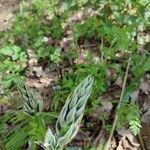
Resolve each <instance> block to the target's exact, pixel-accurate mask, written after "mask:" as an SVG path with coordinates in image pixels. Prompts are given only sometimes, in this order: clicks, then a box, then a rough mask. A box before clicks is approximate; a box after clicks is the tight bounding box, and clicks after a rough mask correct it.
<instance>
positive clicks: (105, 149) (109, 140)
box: [104, 57, 131, 150]
mask: <svg viewBox="0 0 150 150" xmlns="http://www.w3.org/2000/svg"><path fill="white" fill-rule="evenodd" d="M130 61H131V57H129V60H128V65H127V69H126V73H125V77H124V81H123V86H122V91H121V95H120V100H119V103H118V106H117V110H119V108H120V106H121V102H122V98H123V95H124V91H125V86H126V81H127V76H128V72H129V67H130ZM117 121H118V115H117V114H116V116H115V119H114V122H113V127H112V130H111V133H110V136H109V139H108V141H107V143H106V145H105V148H104V150H109V146H110V142H111V139H112V137H113V135H114V131H115V128H116V125H117Z"/></svg>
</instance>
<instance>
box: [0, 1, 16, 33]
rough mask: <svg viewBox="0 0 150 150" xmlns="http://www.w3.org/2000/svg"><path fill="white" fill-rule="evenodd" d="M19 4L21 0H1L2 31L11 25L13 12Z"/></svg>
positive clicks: (0, 24) (0, 28)
mask: <svg viewBox="0 0 150 150" xmlns="http://www.w3.org/2000/svg"><path fill="white" fill-rule="evenodd" d="M18 6H19V0H0V31H2V30H5V29H7V28H10V27H11V22H12V19H13V12H14V11H15V10H17V8H18Z"/></svg>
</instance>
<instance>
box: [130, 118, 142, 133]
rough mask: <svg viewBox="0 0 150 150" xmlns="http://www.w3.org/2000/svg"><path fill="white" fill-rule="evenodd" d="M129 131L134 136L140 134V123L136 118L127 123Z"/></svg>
mask: <svg viewBox="0 0 150 150" xmlns="http://www.w3.org/2000/svg"><path fill="white" fill-rule="evenodd" d="M129 125H130V129H131V131H132V133H133V134H134V135H135V136H136V135H138V134H139V133H140V128H141V127H142V126H141V123H140V120H139V119H138V118H135V119H133V120H130V121H129Z"/></svg>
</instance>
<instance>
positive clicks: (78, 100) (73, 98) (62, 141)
mask: <svg viewBox="0 0 150 150" xmlns="http://www.w3.org/2000/svg"><path fill="white" fill-rule="evenodd" d="M92 83H93V78H92V77H91V76H88V77H87V78H86V79H84V80H83V81H82V82H81V83H80V84H79V85H78V86H77V87H76V88H75V90H74V91H73V92H72V93H71V94H70V95H69V97H68V98H67V100H66V103H65V105H64V107H63V108H62V110H61V112H60V115H59V117H58V120H57V123H56V134H55V135H54V134H53V133H52V131H51V130H50V129H48V131H47V133H46V137H45V142H44V143H43V146H44V148H45V149H46V150H49V149H50V150H57V149H59V148H61V149H63V147H64V146H65V145H66V144H68V143H69V142H70V141H71V140H72V139H73V138H74V137H75V136H76V134H77V133H78V130H79V126H80V122H81V120H82V117H83V113H84V109H85V105H86V103H87V99H88V98H89V96H90V94H91V88H92Z"/></svg>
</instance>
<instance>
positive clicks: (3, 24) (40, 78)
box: [0, 0, 150, 150]
mask: <svg viewBox="0 0 150 150" xmlns="http://www.w3.org/2000/svg"><path fill="white" fill-rule="evenodd" d="M18 8H19V0H0V31H3V30H6V29H10V28H11V24H12V22H13V17H14V15H15V12H16V11H17V10H18ZM50 42H51V41H50ZM92 44H93V43H92ZM29 53H30V52H29ZM31 53H32V51H31ZM33 59H34V58H32V59H30V62H31V63H32V61H34V60H33ZM79 59H80V58H79ZM30 62H29V66H28V68H27V69H26V70H27V71H26V72H25V76H26V82H27V84H28V85H29V86H30V87H33V88H37V89H38V90H39V91H40V93H41V95H42V96H44V97H45V98H44V99H45V103H44V104H45V109H47V110H48V109H49V107H48V108H46V107H47V106H50V104H49V101H46V99H47V98H46V96H47V95H48V98H50V97H51V96H52V95H50V93H51V89H49V87H50V86H51V85H52V84H53V83H54V82H55V81H56V80H58V78H60V76H61V75H60V74H59V73H60V72H59V71H60V70H59V69H60V68H59V69H58V70H57V69H56V70H55V71H53V72H49V71H47V70H46V69H45V70H42V68H43V66H44V62H42V63H41V64H38V66H36V67H33V68H32V70H33V71H34V74H35V76H36V78H32V77H30V76H32V75H31V74H33V72H32V73H31V72H29V71H30V70H31V68H30ZM65 63H66V62H64V63H63V64H65ZM66 65H67V64H66ZM31 67H32V64H31ZM66 68H67V67H66ZM66 68H65V67H64V68H61V73H63V71H64V70H65V71H66V70H67V69H68V68H67V69H66ZM65 71H64V72H65ZM109 71H110V70H109ZM110 73H112V72H110ZM109 76H110V75H109ZM48 81H49V82H51V83H48ZM121 82H123V80H122V81H121ZM47 84H48V86H47ZM117 84H118V83H117ZM117 84H116V85H117ZM49 85H50V86H49ZM116 85H115V86H116ZM55 86H56V85H55ZM117 86H118V85H117ZM119 86H120V85H119ZM113 88H114V87H113V86H112V87H111V88H110V89H108V90H107V91H105V92H104V93H103V98H104V99H105V97H107V98H108V97H111V96H112V95H113V94H117V93H119V94H120V91H121V90H120V89H121V87H119V88H118V89H117V88H116V89H113ZM114 90H115V91H114ZM116 90H118V91H116ZM114 97H115V96H114ZM132 98H133V99H134V100H135V101H138V102H139V101H140V102H141V107H145V108H142V109H145V110H146V112H145V113H143V114H141V118H142V119H145V120H146V121H147V120H148V119H149V118H147V117H148V116H149V115H150V74H149V73H147V74H145V76H143V78H142V79H141V83H140V85H139V88H138V89H136V91H135V92H134V93H133V94H132ZM103 104H104V106H103V107H107V108H106V109H109V108H108V106H106V105H107V104H108V105H109V106H110V105H112V103H111V102H107V103H106V102H103ZM98 109H99V110H100V109H101V108H98ZM102 109H104V108H102ZM100 111H101V110H100ZM106 111H107V110H106ZM108 111H109V113H110V112H111V111H112V110H111V111H110V110H108ZM93 116H94V115H93ZM93 118H94V117H93ZM93 118H92V119H93ZM92 119H91V120H90V121H92ZM145 120H144V121H145ZM94 121H95V120H94ZM149 121H150V120H149ZM96 124H97V123H96ZM103 132H104V130H103V129H101V130H100V131H97V133H96V134H95V135H96V137H95V140H94V141H93V143H92V144H94V145H97V143H100V142H101V140H103V138H104V137H103V136H104V135H103ZM128 132H129V131H128V130H126V129H124V128H123V129H121V130H117V134H118V135H119V136H121V138H120V141H119V143H117V142H116V141H117V140H115V139H114V138H113V141H112V145H113V144H114V145H115V146H114V147H115V148H117V147H118V150H120V149H119V146H120V147H121V145H125V146H127V148H129V149H130V148H131V147H133V150H136V148H137V147H138V144H137V143H140V142H141V141H140V142H139V140H137V141H138V142H137V141H136V142H134V141H133V137H132V136H128V135H130V132H129V134H127V133H128ZM86 134H87V135H86ZM88 134H89V133H88V131H87V133H86V132H85V137H84V139H86V136H88ZM80 135H82V136H84V135H83V134H80ZM141 137H142V139H143V140H144V144H145V145H146V148H147V150H150V140H149V139H150V126H149V125H147V124H143V126H142V129H141ZM77 138H79V139H75V142H76V141H77V144H76V145H80V142H79V141H80V140H81V139H80V138H81V137H77ZM117 138H118V137H117ZM117 138H116V139H117ZM86 140H87V139H86ZM142 143H143V141H142ZM117 144H118V145H119V146H118V145H117ZM140 144H141V143H140ZM81 145H82V143H81ZM116 145H117V146H116ZM112 149H113V148H112ZM131 149H132V148H131ZM121 150H123V149H121Z"/></svg>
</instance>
